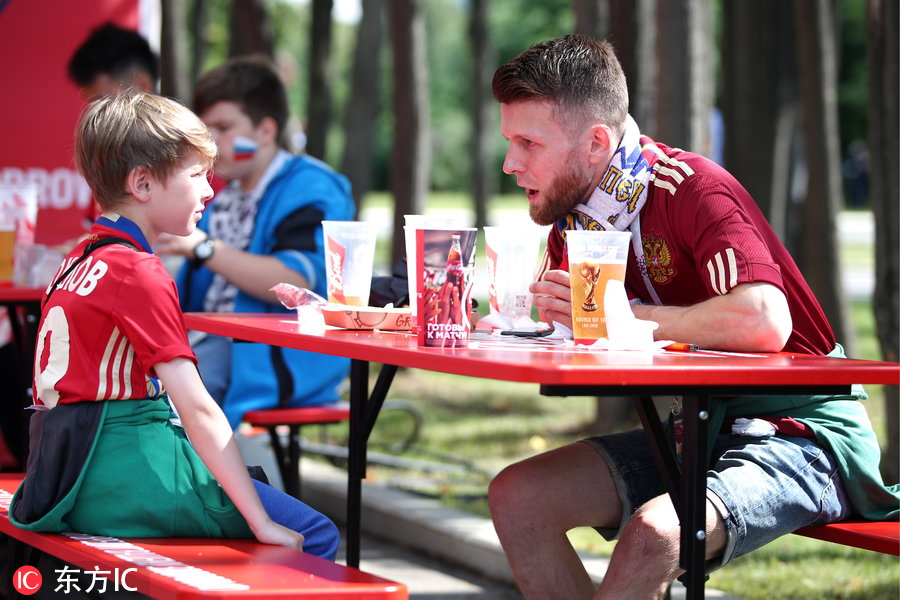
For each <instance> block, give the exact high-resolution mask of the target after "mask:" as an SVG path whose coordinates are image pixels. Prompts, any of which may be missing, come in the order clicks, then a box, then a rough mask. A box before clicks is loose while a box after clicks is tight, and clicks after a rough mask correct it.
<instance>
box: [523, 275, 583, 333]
mask: <svg viewBox="0 0 900 600" xmlns="http://www.w3.org/2000/svg"><path fill="white" fill-rule="evenodd" d="M528 289H529V290H531V293H533V294H534V304H535V306H537V307H538V312H539V313H540V315H541V320H542V321H544V322H545V323H553V321H556V322H557V323H562V324H563V325H565V326H566V327H568V328H569V329H571V328H572V291H571V289H570V288H569V272H568V271H561V270H559V269H556V270H553V271H547V272H546V273H544V276H543V278H541V280H540V281H535V282H534V283H532V284H531V286H529V288H528Z"/></svg>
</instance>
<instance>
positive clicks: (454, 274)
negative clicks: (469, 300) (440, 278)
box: [447, 233, 465, 290]
mask: <svg viewBox="0 0 900 600" xmlns="http://www.w3.org/2000/svg"><path fill="white" fill-rule="evenodd" d="M447 284H448V285H455V286H458V288H459V289H460V290H462V289H463V288H464V287H465V276H464V274H463V262H462V245H461V244H460V241H459V234H458V233H454V234H453V237H452V238H451V240H450V251H449V252H448V253H447Z"/></svg>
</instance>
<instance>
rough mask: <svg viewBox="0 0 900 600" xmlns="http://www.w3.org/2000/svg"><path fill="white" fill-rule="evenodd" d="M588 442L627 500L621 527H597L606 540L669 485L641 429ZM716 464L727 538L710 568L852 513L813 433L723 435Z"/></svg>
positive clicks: (710, 475)
mask: <svg viewBox="0 0 900 600" xmlns="http://www.w3.org/2000/svg"><path fill="white" fill-rule="evenodd" d="M583 441H584V442H585V443H588V444H590V445H591V446H592V447H593V448H594V449H595V450H597V452H598V453H599V454H600V455H601V456H602V457H603V458H604V459H605V460H606V463H607V464H608V465H609V468H610V472H611V473H612V476H613V481H614V482H615V485H616V490H617V491H618V494H619V498H620V499H621V500H622V506H623V512H622V522H621V523H620V525H619V528H618V529H604V528H596V529H597V531H599V532H600V534H601V535H603V537H605V538H606V539H608V540H611V539H615V538H616V537H617V536H618V535H619V531H621V528H622V527H623V526H624V525H625V523H627V522H628V520H629V519H630V518H631V515H632V514H633V513H634V511H635V510H637V509H638V508H640V506H641V505H642V504H644V503H645V502H647V501H648V500H651V499H653V498H655V497H656V496H659V495H660V494H662V493H664V491H665V488H664V484H663V482H662V478H661V477H660V475H659V471H658V470H657V468H656V463H655V462H654V460H653V455H652V454H651V450H650V446H649V444H648V442H647V439H646V434H645V433H644V431H643V430H640V429H638V430H635V431H629V432H625V433H617V434H612V435H606V436H601V437H593V438H589V439H586V440H583ZM712 465H713V466H712V467H711V468H710V469H709V470H708V471H707V478H706V495H707V498H708V499H709V500H710V501H711V502H712V504H713V505H714V506H715V507H716V509H717V510H718V512H719V515H720V516H721V517H722V520H723V521H724V523H725V527H726V530H727V534H728V540H727V543H726V545H725V550H724V553H723V555H722V558H721V560H717V561H714V564H711V565H709V567H710V568H711V569H715V568H718V567H720V566H722V565H724V564H726V563H728V562H729V561H731V560H732V559H733V558H736V557H738V556H742V555H744V554H747V553H748V552H751V551H753V550H756V549H757V548H760V547H762V546H764V545H765V544H768V543H769V542H771V541H772V540H774V539H776V538H778V537H781V536H782V535H785V534H788V533H790V532H792V531H794V530H795V529H799V528H800V527H805V526H807V525H822V524H825V523H830V522H833V521H839V520H841V519H844V518H846V517H847V516H848V514H849V513H850V503H849V500H848V499H847V495H846V492H845V491H844V486H843V483H842V482H841V478H840V475H839V474H838V472H837V462H836V461H835V459H834V457H833V456H832V455H831V454H830V453H829V452H827V451H825V450H824V449H822V448H821V447H820V446H819V445H817V444H816V442H815V441H814V440H812V439H808V438H802V437H793V436H786V435H781V434H776V435H774V436H771V437H765V438H756V437H746V436H739V435H733V434H720V435H718V436H717V438H716V444H715V448H714V450H713V461H712Z"/></svg>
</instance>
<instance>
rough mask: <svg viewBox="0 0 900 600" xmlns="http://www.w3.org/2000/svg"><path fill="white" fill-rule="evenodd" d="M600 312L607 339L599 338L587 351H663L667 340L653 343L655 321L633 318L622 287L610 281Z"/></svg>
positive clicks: (614, 281)
mask: <svg viewBox="0 0 900 600" xmlns="http://www.w3.org/2000/svg"><path fill="white" fill-rule="evenodd" d="M603 311H604V315H605V317H606V333H607V336H608V337H605V338H600V339H599V340H597V341H596V342H594V343H593V344H591V345H590V346H588V348H590V349H591V350H642V351H649V352H652V351H654V350H657V349H660V348H664V347H665V346H668V345H669V344H671V343H672V342H671V341H669V340H660V341H653V332H654V331H656V329H657V328H658V327H659V323H657V322H656V321H644V320H642V319H638V318H637V317H635V316H634V312H633V311H632V310H631V304H629V303H628V294H626V293H625V284H624V283H623V282H621V281H618V280H615V279H610V280H609V281H608V282H607V283H606V291H605V292H604V294H603Z"/></svg>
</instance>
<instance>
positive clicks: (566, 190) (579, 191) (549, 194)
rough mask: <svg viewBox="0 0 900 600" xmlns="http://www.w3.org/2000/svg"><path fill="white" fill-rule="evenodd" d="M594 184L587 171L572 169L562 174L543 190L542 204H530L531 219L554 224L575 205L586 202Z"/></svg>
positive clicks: (544, 223)
mask: <svg viewBox="0 0 900 600" xmlns="http://www.w3.org/2000/svg"><path fill="white" fill-rule="evenodd" d="M592 188H593V184H592V183H591V178H590V175H589V174H588V172H587V171H584V170H580V169H576V168H573V169H570V170H569V171H567V172H566V173H564V174H563V175H560V176H559V177H557V178H556V179H554V180H553V182H552V183H551V184H550V187H549V188H547V189H546V190H544V191H543V192H541V193H542V194H543V196H544V198H543V201H542V202H541V203H540V204H537V203H531V204H529V205H528V214H529V215H530V216H531V220H532V221H534V222H535V223H537V224H538V225H552V224H553V223H556V222H557V221H559V220H560V219H562V218H563V217H565V216H566V215H567V214H569V213H570V212H571V211H572V209H573V208H575V205H577V204H579V203H581V202H586V201H587V199H588V198H589V197H590V195H591V191H592Z"/></svg>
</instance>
